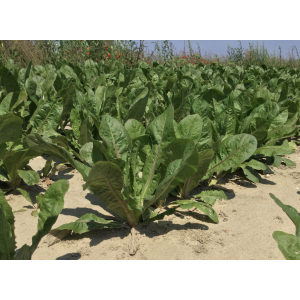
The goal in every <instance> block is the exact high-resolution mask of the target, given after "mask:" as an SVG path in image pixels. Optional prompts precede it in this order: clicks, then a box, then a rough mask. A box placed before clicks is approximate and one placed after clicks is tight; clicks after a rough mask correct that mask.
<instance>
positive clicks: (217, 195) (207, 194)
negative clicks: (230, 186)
mask: <svg viewBox="0 0 300 300" xmlns="http://www.w3.org/2000/svg"><path fill="white" fill-rule="evenodd" d="M193 197H194V198H201V200H202V201H204V202H206V203H208V204H210V205H214V204H215V202H216V201H217V199H219V200H227V199H228V198H227V196H226V195H225V193H224V191H220V190H208V191H203V192H201V193H200V194H197V195H194V196H193Z"/></svg>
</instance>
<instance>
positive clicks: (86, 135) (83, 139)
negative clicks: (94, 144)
mask: <svg viewBox="0 0 300 300" xmlns="http://www.w3.org/2000/svg"><path fill="white" fill-rule="evenodd" d="M90 130H91V124H90V118H89V117H86V118H85V119H84V120H83V122H82V123H81V127H80V136H79V139H78V143H79V144H80V145H84V144H86V143H88V142H90V141H91V136H92V134H91V131H90Z"/></svg>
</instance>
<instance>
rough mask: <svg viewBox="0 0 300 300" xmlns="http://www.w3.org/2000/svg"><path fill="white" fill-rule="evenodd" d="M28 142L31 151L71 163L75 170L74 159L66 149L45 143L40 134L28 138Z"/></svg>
mask: <svg viewBox="0 0 300 300" xmlns="http://www.w3.org/2000/svg"><path fill="white" fill-rule="evenodd" d="M26 142H27V144H28V146H29V148H30V149H32V150H35V151H39V153H40V154H42V153H44V154H48V155H51V156H53V157H55V158H58V159H59V160H61V161H63V162H68V163H70V164H71V165H72V166H73V167H74V168H75V163H74V158H73V156H72V155H71V153H70V152H69V151H67V150H66V149H64V148H62V147H60V146H58V145H55V144H52V143H48V142H46V141H44V140H43V139H42V138H41V137H40V136H39V135H38V134H30V135H27V136H26Z"/></svg>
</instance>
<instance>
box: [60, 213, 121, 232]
mask: <svg viewBox="0 0 300 300" xmlns="http://www.w3.org/2000/svg"><path fill="white" fill-rule="evenodd" d="M123 226H124V225H123V224H122V223H120V222H115V221H112V220H105V219H103V218H99V217H97V216H96V215H94V214H85V215H83V216H82V217H80V218H79V219H77V220H76V221H75V222H72V223H68V224H64V225H61V226H59V227H57V228H56V229H55V230H66V229H67V230H72V231H74V232H75V233H79V234H81V233H85V232H89V231H90V230H93V229H99V230H101V229H103V228H121V227H123Z"/></svg>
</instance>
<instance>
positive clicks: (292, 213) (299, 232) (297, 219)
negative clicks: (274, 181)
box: [269, 193, 300, 237]
mask: <svg viewBox="0 0 300 300" xmlns="http://www.w3.org/2000/svg"><path fill="white" fill-rule="evenodd" d="M269 195H270V196H271V198H272V199H273V200H274V201H275V203H276V204H277V205H278V206H280V207H281V208H282V210H283V211H284V212H285V213H286V214H287V215H288V216H289V218H290V219H291V220H292V222H293V223H294V224H295V226H296V236H297V237H300V215H299V212H298V211H297V210H296V209H295V208H294V207H292V206H290V205H285V204H283V203H282V202H281V201H280V200H279V199H278V198H276V197H275V196H274V195H273V194H271V193H270V194H269Z"/></svg>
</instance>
